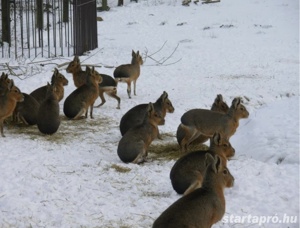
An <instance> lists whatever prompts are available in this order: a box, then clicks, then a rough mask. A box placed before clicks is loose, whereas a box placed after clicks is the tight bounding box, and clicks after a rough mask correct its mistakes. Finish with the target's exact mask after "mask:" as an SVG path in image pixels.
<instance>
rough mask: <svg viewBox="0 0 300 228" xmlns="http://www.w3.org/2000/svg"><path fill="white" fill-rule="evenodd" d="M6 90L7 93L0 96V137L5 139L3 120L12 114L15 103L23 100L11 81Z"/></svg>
mask: <svg viewBox="0 0 300 228" xmlns="http://www.w3.org/2000/svg"><path fill="white" fill-rule="evenodd" d="M7 89H8V91H7V92H6V93H5V94H4V95H2V96H0V128H1V135H2V137H5V135H4V133H3V122H4V119H6V118H7V117H9V116H11V115H12V114H13V111H14V109H15V108H16V104H17V102H22V101H23V100H24V96H23V94H22V93H21V91H20V90H19V88H18V87H16V86H15V85H14V81H13V80H11V81H10V83H9V84H8V87H7Z"/></svg>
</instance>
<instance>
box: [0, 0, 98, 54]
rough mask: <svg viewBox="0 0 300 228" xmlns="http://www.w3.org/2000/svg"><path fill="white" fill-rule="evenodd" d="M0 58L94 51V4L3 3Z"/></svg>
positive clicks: (66, 0) (51, 0)
mask: <svg viewBox="0 0 300 228" xmlns="http://www.w3.org/2000/svg"><path fill="white" fill-rule="evenodd" d="M0 7H1V10H0V15H1V16H0V18H1V20H0V57H2V58H11V57H13V58H15V59H17V58H19V57H25V58H31V57H38V56H39V57H48V58H50V57H56V56H71V55H81V54H83V53H84V52H85V51H89V50H92V49H95V48H97V46H98V41H97V20H96V18H97V11H96V0H73V1H71V0H2V1H1V5H0Z"/></svg>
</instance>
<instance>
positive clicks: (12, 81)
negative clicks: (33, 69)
mask: <svg viewBox="0 0 300 228" xmlns="http://www.w3.org/2000/svg"><path fill="white" fill-rule="evenodd" d="M14 85H15V83H14V80H13V79H11V80H10V82H9V83H8V85H7V88H8V89H9V90H11V89H12V87H13V86H14Z"/></svg>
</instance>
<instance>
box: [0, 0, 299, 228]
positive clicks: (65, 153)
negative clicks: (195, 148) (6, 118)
mask: <svg viewBox="0 0 300 228" xmlns="http://www.w3.org/2000/svg"><path fill="white" fill-rule="evenodd" d="M115 4H116V2H112V1H111V2H109V5H110V6H111V10H110V11H108V12H102V13H98V15H99V16H101V17H102V18H103V19H104V21H103V22H98V34H99V36H98V42H99V48H98V49H96V50H93V51H92V52H91V53H89V54H88V55H86V56H81V57H80V59H81V61H82V62H83V63H84V64H101V65H106V66H118V65H120V64H123V63H129V62H130V59H131V51H132V49H133V50H140V52H141V53H142V54H143V57H145V56H146V54H148V58H146V59H145V63H144V65H143V66H142V68H141V76H140V78H139V79H138V81H137V96H134V97H133V98H132V99H128V97H127V93H126V85H125V84H119V86H118V94H119V96H120V97H121V99H122V100H121V109H120V110H117V109H116V108H115V107H116V105H117V103H116V101H115V100H114V99H111V98H107V102H106V104H105V105H104V106H102V107H101V108H99V109H95V110H94V117H95V119H93V120H91V119H87V120H79V121H69V120H66V119H65V118H64V115H63V112H62V110H61V116H62V123H61V126H60V128H59V131H58V132H57V133H56V134H55V135H52V136H44V135H42V134H41V133H39V131H38V129H37V127H36V126H32V127H24V126H13V125H5V129H4V133H5V134H6V138H1V139H0V141H1V143H0V158H1V162H0V173H1V174H0V227H5V228H6V227H8V228H10V227H123V228H125V227H130V228H138V227H151V225H152V223H153V221H154V220H155V219H156V218H157V217H158V216H159V215H160V214H161V212H162V211H164V210H165V209H166V208H167V207H168V206H169V205H170V204H172V203H173V202H174V201H175V200H177V199H178V198H179V197H180V196H179V195H177V194H176V193H175V191H174V190H173V189H172V186H171V183H170V180H169V172H170V169H171V167H172V166H173V164H174V162H175V160H169V159H166V158H159V156H153V155H152V154H150V155H149V156H150V161H149V162H147V163H145V164H142V165H133V164H124V163H122V162H121V161H120V160H119V158H118V156H117V145H118V142H119V140H120V138H121V135H120V132H119V128H118V125H119V120H120V118H121V117H122V115H123V114H124V113H125V112H126V111H127V110H128V109H130V108H131V107H133V106H135V105H137V104H140V103H148V102H150V101H152V102H154V101H155V100H156V99H157V98H158V97H159V96H160V95H161V94H162V92H163V91H166V92H168V94H169V98H170V99H171V101H172V102H173V105H174V107H175V112H174V113H173V114H167V116H166V123H165V125H164V126H161V127H160V131H161V132H162V136H163V140H156V141H154V142H153V145H152V147H155V146H156V145H161V144H168V143H169V144H170V143H171V144H172V143H173V144H176V138H175V134H176V129H177V126H178V124H179V123H180V117H181V115H182V114H183V113H184V112H186V111H187V110H189V109H192V108H210V105H211V104H212V102H213V100H214V98H215V96H216V95H217V94H222V95H223V97H224V99H225V100H226V101H227V103H228V104H231V101H232V99H233V98H234V97H236V96H241V97H243V100H244V103H245V106H246V107H247V109H248V111H249V112H250V116H249V118H248V119H244V120H241V121H240V126H239V128H238V129H237V132H236V134H235V135H234V136H233V137H232V138H231V143H232V145H233V147H234V148H235V149H236V156H235V158H234V159H233V160H231V161H229V163H228V167H229V169H230V171H231V173H232V174H233V175H234V177H235V180H236V181H235V186H234V187H233V188H231V189H226V191H225V197H226V203H227V205H226V214H225V216H224V219H223V221H220V222H219V223H217V224H216V225H214V227H224V228H227V227H235V228H236V227H259V225H261V226H260V227H268V228H269V227H271V228H273V227H276V228H277V227H278V228H287V227H289V228H294V227H299V1H297V0H290V1H284V0H262V1H257V0H244V1H240V0H231V1H228V0H222V1H221V2H220V3H215V4H203V5H202V4H200V3H199V4H198V5H196V4H194V3H191V4H190V6H189V7H185V6H182V5H181V2H180V1H177V0H142V1H140V2H139V3H135V2H132V3H130V2H129V1H125V6H123V7H116V6H115ZM160 49H161V50H160ZM158 50H160V51H158ZM156 51H158V52H157V53H156V54H154V55H152V58H153V59H155V60H156V61H160V63H162V62H163V64H160V65H158V64H157V62H156V61H154V60H153V59H151V58H150V57H149V55H151V54H153V53H155V52H156ZM173 52H174V53H173ZM172 53H173V54H172ZM71 59H72V57H70V58H62V59H54V60H52V62H53V63H59V64H60V63H62V62H65V61H69V60H71ZM7 61H9V60H7V59H1V60H0V62H1V63H3V62H7ZM19 62H22V64H24V65H26V64H27V63H28V61H27V60H26V59H25V60H24V59H23V60H19ZM53 66H54V65H46V66H44V67H42V66H39V65H36V66H34V67H35V69H38V70H39V71H40V73H39V74H36V75H34V76H31V77H30V75H29V74H28V75H24V77H21V78H20V79H19V78H14V77H13V76H10V77H12V78H14V80H15V83H16V85H17V86H18V87H19V88H20V89H21V90H22V92H25V93H30V92H31V91H33V90H34V89H35V88H37V87H39V86H41V85H44V84H46V82H47V81H49V80H50V77H51V75H52V70H53ZM60 70H61V72H62V73H63V74H64V75H65V76H66V77H67V78H68V80H69V85H68V86H67V87H66V88H65V89H66V91H65V97H66V96H67V95H68V94H70V93H71V92H72V91H73V90H74V89H75V86H74V84H73V81H72V77H71V75H70V74H68V73H66V71H65V70H64V69H60ZM97 70H98V71H100V72H101V73H106V74H110V75H112V73H113V70H114V69H113V68H105V67H102V68H98V69H97ZM21 79H22V80H21ZM23 79H24V80H23ZM99 102H100V101H99V100H97V104H98V103H99ZM62 105H63V101H62V102H61V107H62ZM165 153H168V151H165ZM288 220H289V222H288Z"/></svg>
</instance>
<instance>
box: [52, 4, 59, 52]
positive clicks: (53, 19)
mask: <svg viewBox="0 0 300 228" xmlns="http://www.w3.org/2000/svg"><path fill="white" fill-rule="evenodd" d="M52 6H53V12H52V24H53V26H52V27H53V32H52V34H53V46H54V56H57V55H56V10H57V9H58V7H56V4H55V1H54V0H52Z"/></svg>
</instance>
